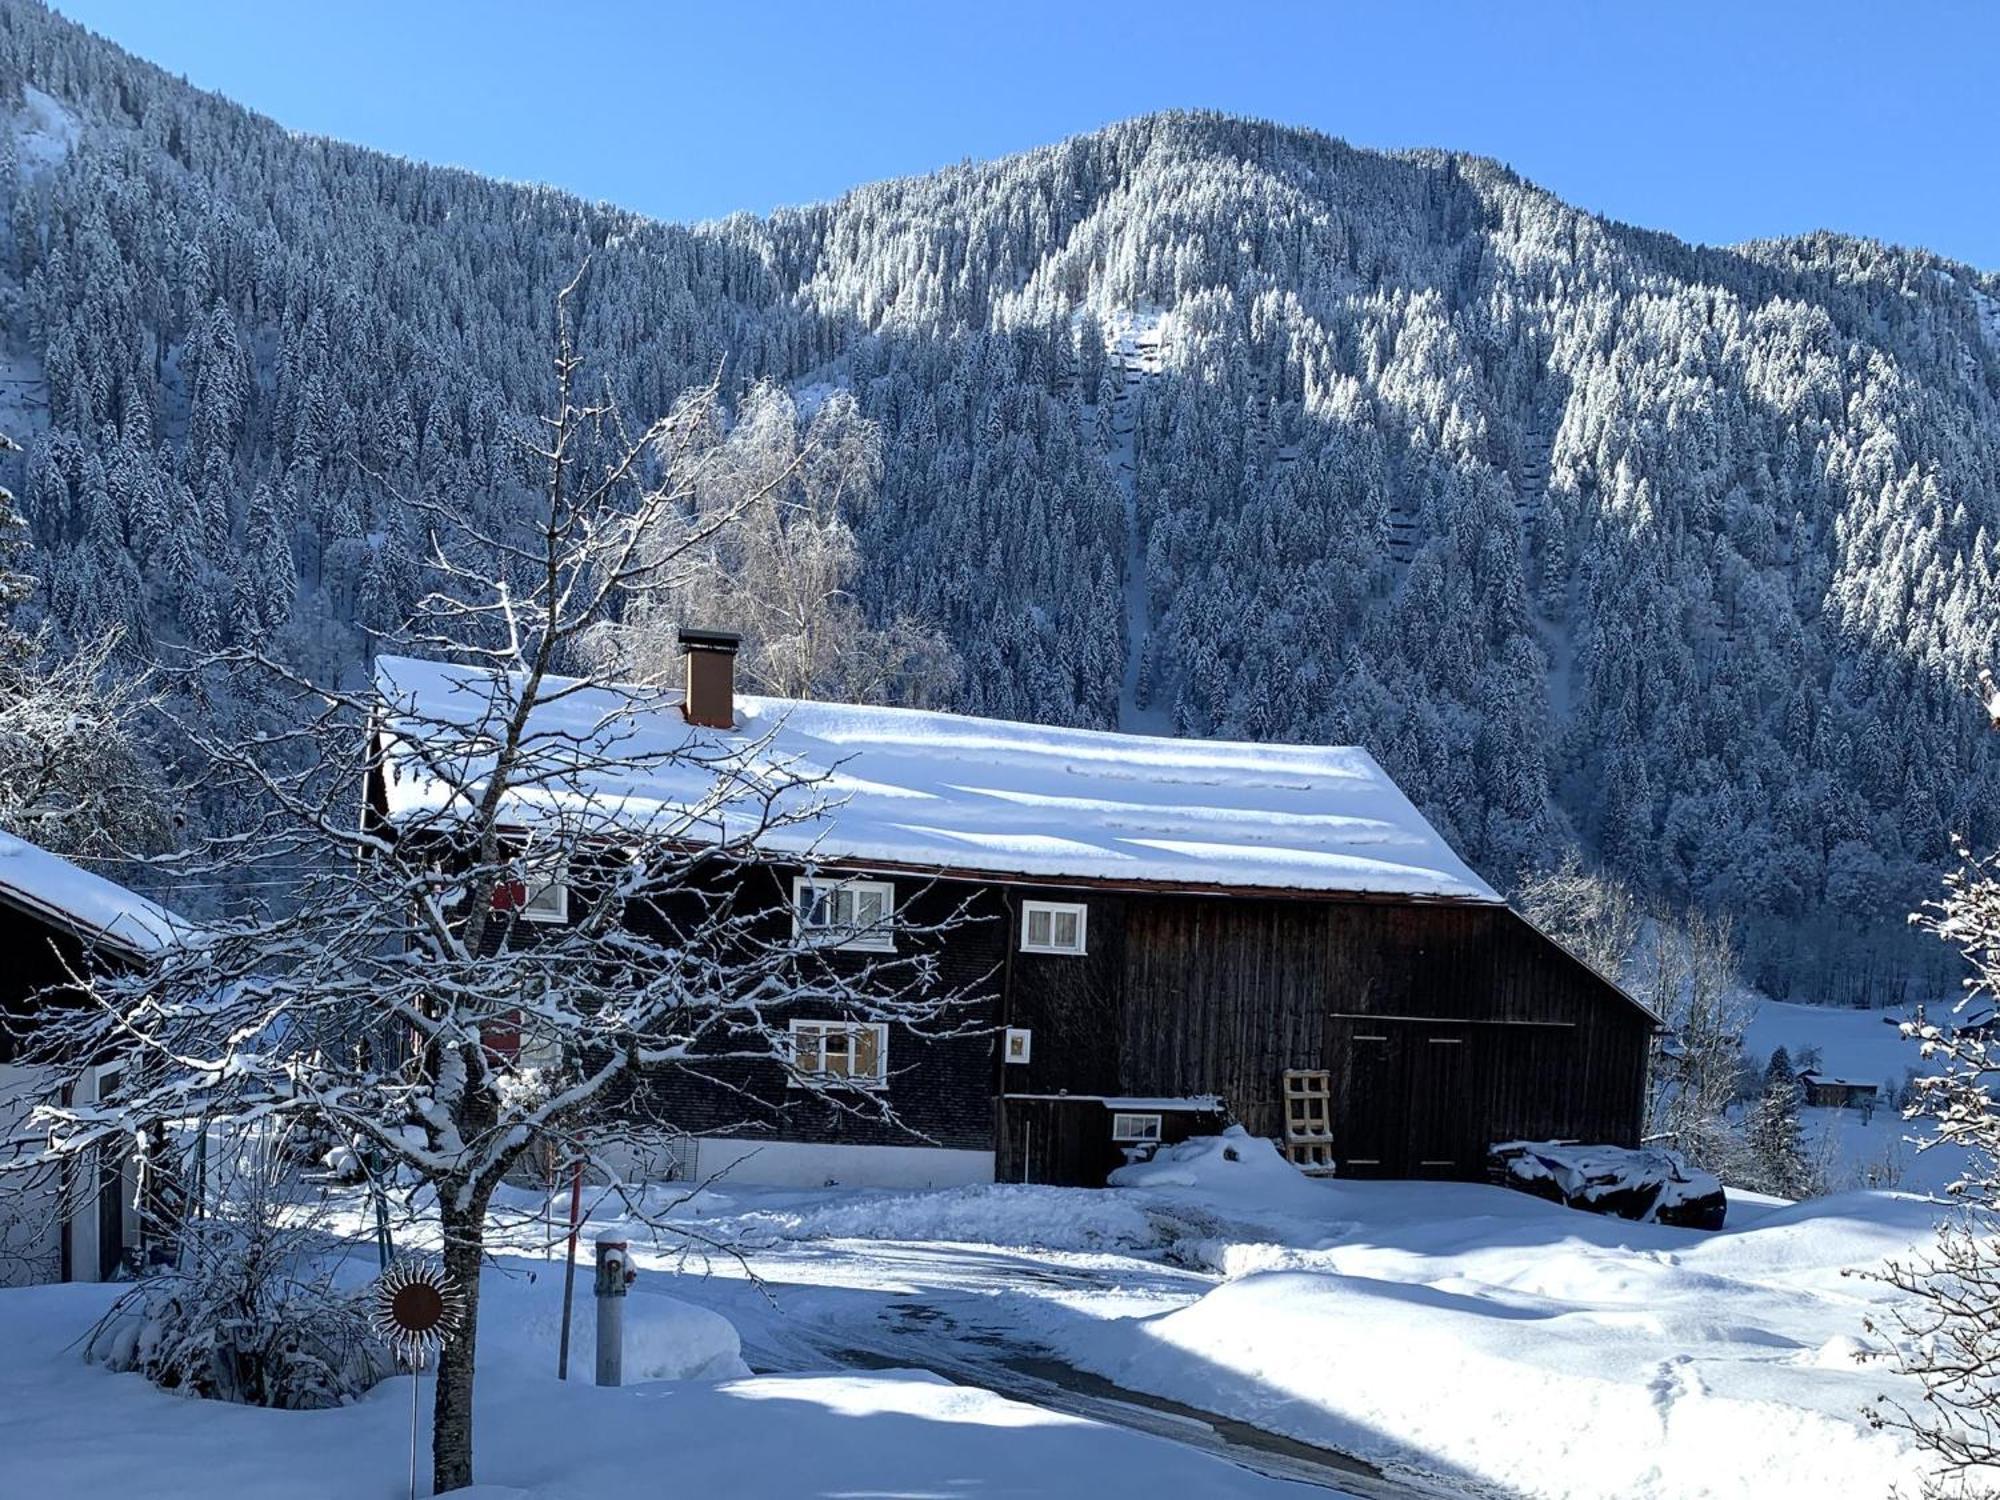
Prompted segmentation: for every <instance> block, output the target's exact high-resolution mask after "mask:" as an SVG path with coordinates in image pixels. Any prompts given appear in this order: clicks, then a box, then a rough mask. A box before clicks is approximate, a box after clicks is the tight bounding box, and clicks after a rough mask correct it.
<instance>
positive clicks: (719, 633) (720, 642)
mask: <svg viewBox="0 0 2000 1500" xmlns="http://www.w3.org/2000/svg"><path fill="white" fill-rule="evenodd" d="M678 639H679V641H680V647H681V650H683V651H724V652H727V653H728V654H729V655H731V656H734V655H735V654H736V651H737V648H738V647H740V646H741V645H742V644H743V637H742V636H740V635H738V634H737V633H736V632H735V631H733V630H690V629H688V628H687V627H686V626H683V627H682V628H681V630H680V633H679V637H678Z"/></svg>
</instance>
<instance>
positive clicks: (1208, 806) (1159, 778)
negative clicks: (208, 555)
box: [375, 656, 1503, 906]
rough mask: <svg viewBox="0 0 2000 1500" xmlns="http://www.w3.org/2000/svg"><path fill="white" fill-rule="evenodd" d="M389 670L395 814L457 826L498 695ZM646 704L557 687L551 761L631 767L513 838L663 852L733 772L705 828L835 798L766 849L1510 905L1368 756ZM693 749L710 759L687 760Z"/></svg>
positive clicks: (388, 810) (550, 726)
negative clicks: (540, 826) (448, 743)
mask: <svg viewBox="0 0 2000 1500" xmlns="http://www.w3.org/2000/svg"><path fill="white" fill-rule="evenodd" d="M375 669H376V682H377V686H378V688H379V690H380V691H381V693H382V696H383V699H384V703H385V705H386V722H384V723H383V724H381V725H380V726H378V728H379V729H380V730H381V731H383V732H385V736H386V740H385V748H386V756H385V759H386V770H385V774H384V776H383V778H382V785H381V787H380V791H379V795H380V796H381V799H382V803H383V805H382V808H381V811H382V812H383V813H385V814H386V815H387V816H388V817H389V818H390V820H391V821H399V820H403V819H406V818H409V817H412V816H416V815H419V814H423V813H434V812H436V811H438V810H440V809H443V808H445V807H446V806H447V805H448V803H449V802H450V801H451V799H452V796H453V786H452V784H453V783H457V784H458V785H457V792H458V795H460V796H463V794H464V789H465V786H466V785H467V784H477V782H478V780H479V779H480V776H481V774H482V773H481V771H480V769H479V767H478V765H477V763H476V762H473V763H470V764H469V765H465V766H460V767H458V768H455V769H454V771H453V772H452V774H451V775H450V776H449V777H440V776H438V775H435V774H432V773H431V772H430V771H428V770H427V769H426V768H425V767H424V766H423V765H422V764H420V758H421V756H422V754H423V753H424V750H425V748H426V745H427V742H429V741H432V740H435V739H436V738H437V737H438V736H439V733H440V728H439V727H440V726H448V727H450V728H452V729H462V728H466V727H475V728H476V727H477V726H479V725H481V724H482V723H484V722H487V721H488V720H490V719H491V718H492V716H493V714H494V709H493V707H492V697H491V688H492V677H491V674H490V672H489V671H488V670H487V669H484V668H478V667H462V666H450V665H445V664H443V663H439V662H431V661H419V660H415V659H412V658H408V657H394V656H383V657H379V658H377V660H376V664H375ZM630 691H635V692H639V693H640V694H641V695H642V696H641V697H640V699H639V701H640V702H641V703H642V704H643V705H644V706H643V708H642V709H641V710H640V712H639V713H638V715H637V718H636V722H635V721H633V720H632V719H630V718H626V717H624V711H625V710H626V708H627V707H628V706H629V704H630V703H631V702H632V701H633V700H632V698H631V696H630V692H628V691H617V690H610V689H605V688H597V687H583V686H581V685H580V684H577V683H574V682H570V681H566V680H558V681H555V682H552V683H549V684H546V685H545V692H546V693H548V694H549V695H550V696H551V700H552V701H545V702H544V703H542V704H541V705H540V706H538V707H537V709H536V712H535V715H534V718H533V720H532V721H531V723H530V725H529V733H530V734H531V735H533V736H537V737H538V738H537V741H536V742H537V744H538V745H539V746H540V747H541V749H542V750H543V751H544V752H546V753H551V754H555V755H557V756H558V757H560V755H561V754H562V753H563V747H565V746H568V747H576V746H588V747H591V748H592V749H594V750H597V751H599V752H601V753H602V754H603V755H615V756H616V757H617V760H618V764H617V765H615V766H593V767H591V768H590V769H589V770H587V771H581V772H578V773H576V774H574V775H573V776H569V777H567V779H566V781H565V783H564V784H561V785H558V784H556V783H555V782H553V781H551V782H548V783H546V784H545V786H546V789H545V787H542V786H538V787H537V789H536V790H535V791H533V792H530V793H526V794H524V795H523V796H522V797H520V798H518V799H516V802H515V805H514V806H513V808H512V809H510V812H509V815H508V816H509V819H510V821H518V822H520V823H521V824H523V825H524V826H532V825H533V824H534V823H535V822H537V821H547V820H550V819H552V818H553V817H555V816H557V815H558V814H573V813H575V812H576V811H577V810H578V809H580V808H585V807H587V808H588V809H589V811H590V813H591V815H592V816H595V817H601V818H603V819H604V820H606V822H607V823H608V824H610V825H613V826H616V827H621V828H625V829H628V830H631V831H649V830H650V831H655V832H657V831H658V830H660V829H662V828H663V827H666V826H670V825H672V824H673V822H674V820H675V819H676V818H680V819H684V820H685V819H686V817H687V813H688V809H690V808H696V807H700V806H701V804H703V803H704V802H705V801H707V800H708V799H710V798H711V796H712V795H713V788H714V785H715V779H716V775H717V773H718V772H721V773H722V774H724V775H727V776H730V777H733V778H735V782H736V785H737V786H739V787H740V788H741V793H740V796H738V795H732V796H730V797H726V798H725V799H724V800H723V802H722V803H721V804H720V805H719V806H717V807H715V808H713V809H711V810H710V811H711V812H713V813H714V814H717V815H719V818H718V817H716V816H706V815H705V816H704V817H703V818H702V819H701V821H702V822H705V823H709V824H713V823H715V822H717V821H721V822H723V823H724V824H725V825H726V823H727V820H728V819H729V818H730V817H731V816H732V813H734V814H736V815H741V816H750V815H752V808H753V807H754V805H755V802H756V797H757V792H758V789H759V788H760V787H769V786H770V785H772V784H774V783H782V782H783V781H784V780H785V779H786V778H787V777H788V776H808V777H824V778H825V779H824V781H823V782H822V783H821V784H820V785H818V786H816V787H814V788H812V789H811V790H810V791H809V792H795V793H791V794H787V795H786V796H785V797H783V798H781V805H786V804H787V803H789V805H792V806H795V807H804V806H807V805H810V804H811V803H812V802H814V801H823V802H831V803H832V804H834V805H832V806H831V807H830V808H829V809H828V811H827V813H826V815H825V816H824V817H823V818H820V819H818V820H816V821H815V822H813V823H810V824H801V825H797V826H792V827H786V828H780V829H777V830H775V831H773V832H772V834H771V835H770V836H769V837H768V838H767V839H766V840H764V841H763V847H766V848H769V849H771V850H772V851H773V852H774V853H778V854H795V855H799V856H801V857H809V858H812V859H816V860H825V861H829V862H846V863H854V864H876V865H883V866H896V867H905V868H913V869H922V870H941V871H952V872H959V873H966V874H981V875H993V876H1002V877H1014V878H1029V879H1037V880H1046V881H1049V882H1051V883H1054V884H1062V883H1064V882H1066V881H1068V882H1091V883H1095V882H1107V883H1112V884H1117V885H1135V886H1168V887H1174V888H1182V889H1204V888H1206V889H1247V890H1273V891H1279V890H1282V891H1306V892H1352V893H1360V894H1369V895H1383V896H1398V897H1415V898H1428V899H1442V900H1450V901H1459V902H1475V903H1480V904H1484V905H1495V906H1497V905H1501V904H1503V903H1502V902H1501V898H1500V897H1499V896H1498V895H1497V894H1496V893H1495V892H1494V890H1493V889H1492V887H1490V886H1489V885H1487V884H1486V882H1485V881H1483V880H1481V879H1480V878H1479V877H1478V876H1477V875H1475V874H1474V873H1473V872H1472V870H1471V869H1470V868H1469V867H1468V866H1467V865H1466V864H1465V862H1464V861H1463V860H1461V859H1460V858H1459V857H1458V856H1457V855H1456V854H1455V853H1453V852H1452V850H1451V848H1450V846H1449V845H1447V844H1446V843H1445V841H1444V840H1443V839H1442V838H1441V837H1439V835H1438V833H1437V831H1436V830H1435V829H1434V828H1432V827H1431V825H1430V824H1429V823H1428V822H1426V821H1425V820H1424V817H1423V815H1422V814H1421V813H1419V812H1418V811H1417V810H1416V808H1415V807H1414V806H1413V805H1412V804H1411V802H1410V799H1409V798H1407V797H1405V796H1404V795H1403V793H1402V792H1401V791H1400V790H1399V789H1398V788H1397V786H1396V784H1395V783H1394V782H1393V781H1391V780H1390V779H1389V777H1388V775H1387V773H1386V772H1384V771H1383V769H1382V768H1381V766H1379V765H1377V764H1376V762H1375V760H1374V758H1373V757H1372V756H1370V755H1369V754H1368V752H1367V751H1365V750H1359V749H1353V748H1332V747H1329V748H1320V747H1314V746H1305V745H1263V744H1243V743H1234V742H1229V741H1222V740H1192V739H1188V740H1181V739H1160V738H1151V737H1147V736H1141V735H1128V734H1117V733H1112V732H1109V731H1104V730H1089V729H1059V728H1052V727H1049V726H1046V725H1039V724H1016V723H1009V722H1005V721H1001V720H996V719H975V718H968V717H965V716H962V715H958V714H948V713H937V712H932V711H927V710H918V709H899V708H870V707H858V706H855V705H850V704H841V703H817V702H806V701H795V700H790V699H782V698H763V697H754V696H746V695H743V694H738V695H737V698H736V714H737V726H736V728H734V729H731V730H716V729H704V728H697V727H694V726H691V725H689V724H688V723H687V722H686V721H685V720H684V719H683V717H682V715H681V712H680V707H679V704H680V699H679V695H678V694H669V693H663V692H657V691H652V690H630ZM614 721H615V727H607V726H608V725H612V724H613V723H614ZM495 727H496V728H497V727H498V726H497V724H496V726H495ZM683 748H685V749H686V750H687V751H689V752H691V754H689V755H678V754H676V753H675V752H677V751H679V750H681V749H683ZM587 758H593V759H594V758H596V757H587ZM683 826H688V825H687V824H685V822H684V823H683ZM689 836H691V837H698V836H699V831H698V829H695V828H690V831H689Z"/></svg>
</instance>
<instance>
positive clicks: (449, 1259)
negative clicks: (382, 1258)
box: [431, 1190, 488, 1495]
mask: <svg viewBox="0 0 2000 1500" xmlns="http://www.w3.org/2000/svg"><path fill="white" fill-rule="evenodd" d="M438 1196H439V1198H440V1199H441V1200H444V1202H445V1204H446V1206H445V1207H444V1208H442V1209H441V1210H440V1213H439V1217H440V1220H441V1221H442V1224H443V1228H444V1269H445V1274H446V1275H447V1276H449V1277H450V1278H451V1281H452V1285H453V1286H455V1287H457V1288H458V1290H459V1292H460V1294H461V1295H462V1296H463V1297H464V1298H465V1316H464V1319H463V1321H461V1322H460V1324H459V1326H458V1332H457V1333H455V1334H454V1335H453V1336H452V1338H451V1341H450V1342H449V1343H447V1344H446V1345H445V1346H444V1351H443V1353H441V1354H440V1355H439V1356H438V1368H437V1400H436V1403H435V1404H434V1405H433V1407H432V1409H431V1493H433V1494H436V1495H442V1494H445V1493H447V1492H449V1491H451V1490H460V1489H464V1488H465V1487H466V1486H467V1485H469V1484H471V1483H472V1367H473V1355H474V1352H475V1351H476V1349H477V1347H478V1339H479V1263H480V1261H481V1260H482V1259H483V1258H484V1253H485V1244H486V1200H487V1196H488V1195H487V1194H486V1193H483V1192H482V1193H477V1194H476V1195H475V1196H474V1197H473V1198H472V1200H471V1202H470V1204H469V1205H468V1207H466V1208H464V1209H457V1208H453V1207H450V1206H449V1204H450V1199H451V1196H452V1194H451V1193H450V1191H449V1190H446V1191H443V1192H440V1193H439V1195H438Z"/></svg>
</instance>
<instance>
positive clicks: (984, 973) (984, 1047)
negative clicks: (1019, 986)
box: [623, 865, 1005, 1151]
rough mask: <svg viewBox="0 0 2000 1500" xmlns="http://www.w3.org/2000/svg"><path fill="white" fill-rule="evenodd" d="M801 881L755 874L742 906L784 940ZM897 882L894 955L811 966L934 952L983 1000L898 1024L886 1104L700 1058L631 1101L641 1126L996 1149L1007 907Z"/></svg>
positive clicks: (640, 922) (770, 1066) (840, 955)
mask: <svg viewBox="0 0 2000 1500" xmlns="http://www.w3.org/2000/svg"><path fill="white" fill-rule="evenodd" d="M800 873H802V872H801V871H800V870H799V869H797V868H795V867H792V866H780V865H772V866H768V867H763V868H759V869H754V870H751V871H750V872H748V874H747V875H746V876H744V877H743V883H742V886H741V888H740V890H739V892H738V895H737V901H738V909H739V910H742V911H746V912H755V913H758V914H760V916H761V919H762V920H763V921H764V922H765V923H766V924H768V928H769V930H770V932H771V933H773V934H774V935H775V934H777V933H780V932H783V931H786V930H789V924H790V922H791V920H792V908H791V889H792V878H793V877H794V876H795V875H798V874H800ZM893 884H894V886H895V888H896V909H897V913H898V915H899V917H900V918H901V921H900V922H899V924H898V926H899V932H898V937H897V948H896V952H895V953H894V954H882V953H874V952H858V951H844V950H841V949H837V948H829V949H827V950H825V951H824V952H822V953H819V954H816V955H814V956H813V957H812V958H810V959H808V960H806V962H808V963H824V964H827V965H829V966H831V967H833V968H835V969H839V970H846V971H848V972H854V971H856V970H858V969H859V968H861V967H862V966H864V965H865V964H867V963H870V962H876V963H880V962H882V961H883V960H885V959H887V958H900V957H905V956H908V955H910V954H912V953H916V952H920V951H928V952H932V953H935V955H936V958H937V966H938V968H937V986H938V990H939V991H940V992H948V991H959V992H963V993H965V994H967V995H970V996H971V997H973V998H972V1000H971V1003H969V1004H967V1005H965V1006H963V1007H961V1008H959V1009H957V1010H955V1011H953V1012H952V1013H951V1014H949V1015H947V1016H945V1017H943V1018H941V1019H940V1020H939V1021H938V1022H937V1024H936V1025H935V1026H928V1027H924V1028H921V1029H915V1030H913V1029H912V1028H910V1027H907V1026H902V1025H896V1024H892V1025H890V1026H889V1028H888V1038H887V1045H888V1078H887V1081H886V1084H885V1087H884V1089H883V1091H882V1093H881V1094H880V1095H879V1097H878V1096H872V1095H870V1096H864V1095H862V1094H860V1093H858V1092H852V1091H846V1090H841V1089H834V1090H831V1091H829V1092H828V1093H826V1094H824V1095H822V1094H819V1093H817V1092H815V1091H813V1090H808V1089H797V1088H788V1087H787V1086H786V1075H785V1070H784V1069H783V1068H782V1067H781V1066H780V1065H779V1064H778V1063H776V1062H772V1061H764V1060H760V1059H750V1058H744V1059H726V1060H724V1059H718V1060H716V1061H713V1062H707V1063H703V1062H701V1061H700V1060H699V1059H696V1061H695V1063H694V1065H693V1066H692V1067H689V1068H681V1067H669V1068H660V1069H657V1070H654V1071H653V1072H652V1073H651V1074H650V1075H649V1076H648V1077H647V1078H646V1080H645V1081H644V1082H643V1083H642V1084H641V1085H640V1086H639V1087H638V1088H637V1089H636V1090H634V1091H633V1093H632V1095H631V1096H630V1097H629V1098H628V1099H627V1100H626V1101H624V1106H623V1107H624V1109H625V1110H626V1111H627V1112H628V1113H630V1114H632V1115H633V1116H635V1117H637V1118H640V1119H644V1120H649V1121H657V1122H660V1123H664V1124H668V1125H671V1126H672V1127H673V1128H675V1129H677V1130H681V1131H686V1132H688V1133H689V1134H694V1135H731V1136H746V1137H755V1136H757V1135H760V1134H768V1135H769V1136H770V1137H771V1138H772V1139H774V1140H787V1141H804V1142H813V1143H820V1144H840V1145H854V1146H878V1145H879V1146H917V1145H931V1146H943V1147H951V1148H957V1149H969V1150H981V1151H986V1150H991V1149H992V1148H993V1131H994V1111H993V1088H994V1054H995V1033H994V1030H993V1021H994V1009H993V1007H994V999H993V997H994V993H995V991H996V989H997V986H998V984H999V970H1000V966H1001V963H1002V961H1003V960H1004V958H1005V947H1004V944H1003V942H1002V936H1003V933H1002V927H1003V919H1004V913H1003V912H1002V910H1001V905H1000V902H999V900H998V898H997V897H996V896H995V895H993V894H992V893H991V892H989V891H985V890H983V889H980V888H977V887H967V886H956V885H950V884H947V883H944V882H938V881H924V880H919V879H914V878H910V877H897V878H895V879H894V881H893ZM961 916H962V920H959V919H960V918H961ZM628 920H629V921H630V922H631V923H632V925H634V926H637V927H640V928H642V929H652V930H654V931H656V932H657V931H662V930H664V929H665V928H667V927H669V926H671V924H672V921H673V917H672V914H671V913H663V912H658V911H634V912H632V913H630V914H629V916H628ZM954 920H958V925H956V926H954V927H953V928H952V930H951V931H949V932H947V933H942V934H937V935H913V934H912V933H911V932H910V931H909V930H908V929H909V928H912V927H930V926H940V925H942V924H944V923H946V922H948V921H954ZM771 1014H772V1016H773V1018H774V1019H775V1020H777V1021H778V1022H780V1023H787V1022H789V1021H791V1020H793V1019H801V1020H823V1019H832V1020H838V1019H848V1018H844V1017H840V1016H831V1015H829V1014H828V1013H827V1010H826V1008H825V1007H824V1006H815V1005H812V1004H802V1005H799V1006H796V1007H793V1008H790V1009H779V1010H774V1011H773V1012H772V1013H771ZM853 1019H860V1018H859V1017H855V1018H853ZM941 1033H954V1034H949V1035H946V1034H941ZM882 1104H886V1105H887V1106H888V1108H889V1110H890V1111H892V1112H893V1115H894V1118H893V1119H890V1118H886V1117H885V1116H884V1112H883V1110H882V1109H881V1108H880V1105H882Z"/></svg>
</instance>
